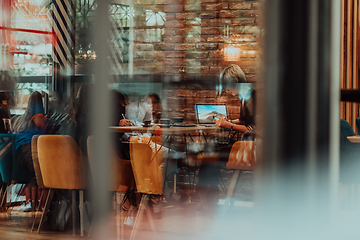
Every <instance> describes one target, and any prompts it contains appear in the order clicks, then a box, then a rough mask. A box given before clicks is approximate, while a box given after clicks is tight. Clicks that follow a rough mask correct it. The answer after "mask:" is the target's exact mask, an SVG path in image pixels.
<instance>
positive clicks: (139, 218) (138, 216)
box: [130, 194, 147, 240]
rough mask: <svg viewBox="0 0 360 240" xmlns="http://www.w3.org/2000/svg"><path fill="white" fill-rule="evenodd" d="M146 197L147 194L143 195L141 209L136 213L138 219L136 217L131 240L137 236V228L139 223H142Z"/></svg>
mask: <svg viewBox="0 0 360 240" xmlns="http://www.w3.org/2000/svg"><path fill="white" fill-rule="evenodd" d="M146 198H147V196H146V195H145V194H144V195H143V196H142V197H141V201H140V205H139V209H138V212H137V214H136V219H135V222H134V226H133V229H132V231H131V235H130V240H133V239H134V238H135V234H136V231H137V228H138V227H139V223H140V220H141V217H142V215H143V212H144V209H143V208H144V203H145V200H146Z"/></svg>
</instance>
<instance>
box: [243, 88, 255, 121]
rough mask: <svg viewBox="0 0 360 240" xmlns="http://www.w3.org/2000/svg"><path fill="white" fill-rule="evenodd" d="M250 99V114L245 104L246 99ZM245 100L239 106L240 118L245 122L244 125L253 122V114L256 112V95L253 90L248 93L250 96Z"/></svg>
mask: <svg viewBox="0 0 360 240" xmlns="http://www.w3.org/2000/svg"><path fill="white" fill-rule="evenodd" d="M250 99H251V100H252V108H253V111H252V114H251V115H250V112H249V108H248V106H247V101H249V100H250ZM247 101H246V102H245V104H244V106H241V108H240V118H239V119H240V120H241V121H243V122H244V123H245V125H250V124H254V123H255V120H254V117H255V114H256V95H255V90H252V91H251V94H250V98H248V99H247Z"/></svg>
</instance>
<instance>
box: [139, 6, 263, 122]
mask: <svg viewBox="0 0 360 240" xmlns="http://www.w3.org/2000/svg"><path fill="white" fill-rule="evenodd" d="M259 2H260V0H257V1H255V0H253V1H244V0H136V1H135V2H134V9H135V28H134V40H135V44H134V72H135V73H136V72H141V71H145V72H149V73H153V74H163V75H172V76H174V75H176V76H179V77H180V81H181V80H182V79H183V78H185V76H186V75H189V74H190V75H191V74H198V75H201V76H204V77H207V76H218V74H219V73H220V72H221V70H222V69H223V68H224V67H225V66H228V65H229V64H232V63H235V64H238V65H239V66H240V67H241V68H242V69H243V71H244V72H245V74H246V76H247V79H248V80H249V81H252V82H255V81H256V76H255V67H256V58H257V54H258V37H259V34H260V30H259V27H258V5H259ZM147 11H148V12H149V11H152V12H153V13H156V12H162V13H165V14H164V15H165V18H166V21H165V22H161V21H160V24H155V25H154V24H149V22H148V21H147V15H146V14H147ZM148 16H149V15H148ZM149 25H152V26H149ZM227 26H228V27H227ZM227 29H229V36H230V40H231V44H232V46H235V47H236V48H239V49H240V54H241V55H240V58H239V59H237V60H236V61H231V62H230V61H226V59H225V58H224V55H223V53H222V51H223V49H224V48H225V47H227V46H229V38H228V37H227V36H228V35H227V34H226V32H227ZM210 79H211V81H216V77H212V78H210ZM193 85H194V82H192V81H187V82H186V83H182V84H176V85H172V86H170V87H169V88H166V89H165V90H164V94H163V96H164V97H166V98H167V104H166V106H165V113H164V115H165V116H168V117H174V116H182V117H185V118H186V119H187V120H190V121H191V120H192V121H194V120H195V113H194V104H195V103H196V102H214V101H218V100H216V99H215V97H216V95H217V93H216V91H215V89H214V88H208V89H204V88H203V87H200V88H199V87H198V86H196V84H195V86H193ZM234 101H235V100H234ZM234 101H232V103H234V104H236V103H235V102H236V101H235V102H234ZM230 108H231V114H232V115H233V116H235V115H236V114H238V107H230ZM237 117H238V115H237Z"/></svg>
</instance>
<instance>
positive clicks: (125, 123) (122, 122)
mask: <svg viewBox="0 0 360 240" xmlns="http://www.w3.org/2000/svg"><path fill="white" fill-rule="evenodd" d="M119 126H121V127H126V126H131V125H130V120H129V119H125V118H124V119H121V120H120V122H119Z"/></svg>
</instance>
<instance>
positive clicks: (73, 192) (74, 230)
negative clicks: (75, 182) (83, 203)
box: [71, 190, 76, 236]
mask: <svg viewBox="0 0 360 240" xmlns="http://www.w3.org/2000/svg"><path fill="white" fill-rule="evenodd" d="M71 195H72V205H71V208H72V209H71V210H72V222H73V236H75V235H76V229H75V222H76V213H75V212H76V190H72V191H71Z"/></svg>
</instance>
